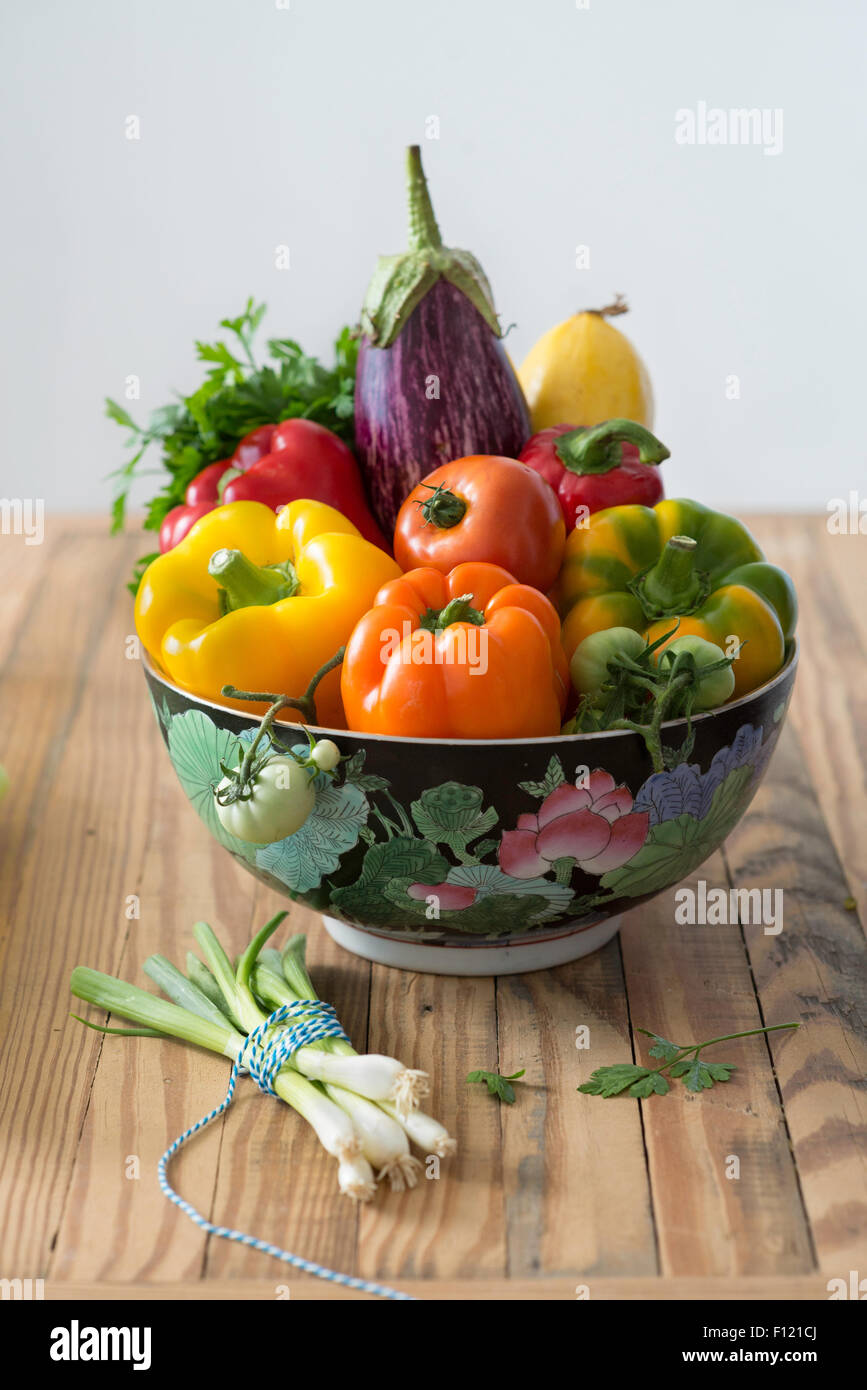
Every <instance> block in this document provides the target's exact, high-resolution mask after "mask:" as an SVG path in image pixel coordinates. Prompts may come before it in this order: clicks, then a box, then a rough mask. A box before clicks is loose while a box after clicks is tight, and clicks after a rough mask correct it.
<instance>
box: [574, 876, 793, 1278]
mask: <svg viewBox="0 0 867 1390" xmlns="http://www.w3.org/2000/svg"><path fill="white" fill-rule="evenodd" d="M699 879H703V880H704V882H705V884H706V885H707V889H708V890H712V889H714V888H727V887H728V879H727V876H726V870H725V865H724V863H723V860H722V857H721V856H720V855H719V854H716V855H714V856H713V857H712V858H711V859H710V860H708V861H707V863H705V864H703V865H702V866H701V868H700V869H699V870H698V871H697V873H696V874H694V875H692V876H691V877H690V878H689V879H687V880H685V881H684V883H683V884H682V885H680V887H682V888H690V889H692V890H693V891H696V890H697V886H698V881H699ZM675 908H676V900H675V892H674V890H669V891H668V892H665V893H660V894H659V896H658V897H656V898H654V899H653V900H652V901H651V902H649V903H646V904H645V905H644V906H643V907H641V908H638V909H637V911H635V912H634V913H632V914H630V920H629V922H628V924H627V925H626V927H625V928H624V930H623V932H622V938H621V939H622V946H623V960H624V975H625V983H626V990H627V993H628V997H629V1008H630V1012H631V1015H632V1022H633V1024H634V1025H636V1026H638V1027H645V1028H647V1027H649V1028H650V1029H652V1031H654V1032H656V1033H659V1034H661V1035H662V1036H663V1037H665V1038H669V1039H671V1040H672V1041H674V1042H677V1043H679V1044H681V1045H685V1044H687V1043H690V1042H701V1041H702V1039H704V1038H712V1037H720V1036H722V1035H724V1034H727V1033H736V1032H746V1031H748V1030H749V1029H751V1028H760V1027H761V1026H762V1022H763V1020H762V1018H761V1015H760V1010H759V1007H758V1004H757V1002H756V997H755V992H754V989H753V983H752V978H751V975H750V969H749V964H748V962H747V960H746V958H745V956H744V949H743V940H742V937H741V932H740V928H739V926H738V924H737V921H735V922H734V924H733V925H717V926H712V925H694V926H690V925H686V924H684V925H680V924H678V922H677V921H676V920H675ZM773 1021H774V1022H776V1019H774V1020H773ZM781 1021H785V1020H781ZM635 1042H636V1051H637V1053H638V1054H639V1056H640V1059H641V1061H643V1062H644V1061H646V1060H647V1059H648V1057H649V1052H648V1049H649V1047H651V1046H652V1042H651V1039H649V1038H645V1037H642V1036H640V1035H639V1036H636V1039H635ZM621 1055H623V1054H622V1053H621ZM627 1055H628V1054H627ZM599 1060H600V1061H602V1062H604V1061H607V1060H609V1059H608V1058H604V1059H602V1058H600V1059H599ZM610 1060H615V1058H611V1059H610ZM707 1060H708V1061H718V1062H734V1064H735V1066H736V1067H737V1071H735V1072H734V1074H733V1076H732V1078H731V1079H730V1080H729V1081H728V1082H726V1083H723V1084H719V1085H717V1086H714V1088H713V1089H712V1090H711V1091H708V1092H705V1093H703V1094H701V1095H700V1096H696V1095H692V1094H691V1093H690V1092H689V1091H687V1090H686V1088H685V1086H684V1085H683V1083H682V1082H679V1081H673V1082H672V1089H671V1092H670V1093H669V1095H668V1096H666V1097H664V1098H661V1097H651V1099H650V1100H647V1101H642V1102H641V1107H642V1110H643V1112H644V1133H645V1140H646V1144H647V1156H648V1162H649V1170H650V1181H651V1187H652V1191H653V1204H654V1211H655V1213H656V1220H657V1229H658V1233H659V1247H660V1264H661V1271H662V1273H663V1274H664V1275H667V1276H671V1277H675V1278H677V1277H681V1276H684V1275H687V1274H689V1275H696V1274H698V1275H703V1276H708V1275H717V1276H725V1275H736V1274H742V1275H757V1274H766V1275H769V1274H776V1275H780V1274H796V1273H806V1272H807V1271H808V1270H810V1269H811V1268H812V1267H813V1256H812V1250H811V1245H810V1236H809V1231H808V1229H807V1222H806V1218H805V1215H804V1211H803V1206H802V1202H801V1196H800V1192H799V1189H798V1179H797V1173H796V1170H795V1164H794V1161H793V1159H792V1154H791V1151H790V1149H789V1141H788V1136H787V1133H786V1127H785V1121H784V1116H783V1111H782V1106H781V1104H780V1099H779V1096H778V1094H777V1089H776V1085H775V1082H774V1075H773V1068H772V1066H771V1063H770V1058H769V1056H768V1049H767V1045H766V1044H765V1041H764V1039H763V1038H762V1037H755V1038H744V1039H739V1040H738V1041H732V1042H727V1043H724V1044H721V1045H720V1046H719V1047H717V1048H714V1049H712V1050H711V1051H709V1052H708V1053H707ZM649 1065H654V1063H653V1062H652V1060H651V1061H650V1062H649ZM593 1103H594V1104H598V1103H599V1102H598V1101H594V1102H593ZM606 1103H607V1102H606ZM615 1103H616V1102H615V1101H611V1102H610V1104H612V1105H614V1104H615Z"/></svg>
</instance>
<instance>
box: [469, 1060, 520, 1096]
mask: <svg viewBox="0 0 867 1390" xmlns="http://www.w3.org/2000/svg"><path fill="white" fill-rule="evenodd" d="M526 1070H527V1068H526V1067H522V1068H521V1070H520V1071H513V1072H512V1075H511V1076H501V1075H500V1073H499V1072H498V1071H481V1070H479V1071H471V1072H469V1073H468V1075H467V1081H468V1082H474V1081H481V1082H486V1083H487V1087H488V1092H489V1094H490V1095H492V1096H496V1097H497V1099H498V1100H502V1101H505V1103H506V1105H514V1104H515V1088H514V1086H512V1085H511V1084H510V1083H511V1082H512V1081H517V1080H518V1079H519V1077H522V1076H523V1075H524V1073H525V1071H526Z"/></svg>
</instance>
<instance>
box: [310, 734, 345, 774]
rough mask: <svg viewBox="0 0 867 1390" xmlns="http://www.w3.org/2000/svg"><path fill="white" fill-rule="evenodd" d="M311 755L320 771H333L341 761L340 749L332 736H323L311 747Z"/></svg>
mask: <svg viewBox="0 0 867 1390" xmlns="http://www.w3.org/2000/svg"><path fill="white" fill-rule="evenodd" d="M310 757H311V758H312V759H313V761H314V763H315V764H316V766H317V767H318V768H319V771H320V772H333V771H334V769H335V768H336V766H337V764H338V763H339V762H340V749H339V748H338V747H337V744H336V743H332V741H331V739H330V738H321V739H320V740H319V742H318V743H314V745H313V747H312V748H311V750H310Z"/></svg>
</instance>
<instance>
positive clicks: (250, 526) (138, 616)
mask: <svg viewBox="0 0 867 1390" xmlns="http://www.w3.org/2000/svg"><path fill="white" fill-rule="evenodd" d="M399 574H400V569H399V568H398V566H397V565H396V564H395V562H394V560H392V559H391V558H390V557H389V556H388V555H386V554H385V552H384V551H383V550H380V549H379V547H378V546H375V545H372V544H371V543H370V541H366V540H364V538H363V537H362V536H361V534H360V533H359V531H358V530H357V529H356V527H355V526H353V525H352V522H351V521H348V520H347V519H346V517H344V516H342V515H341V513H340V512H338V511H335V510H334V508H333V507H328V506H326V505H325V504H324V503H323V502H311V501H298V502H290V503H289V505H288V506H287V507H284V508H283V509H282V511H280V512H279V513H277V514H275V513H274V512H273V511H272V510H271V508H270V507H266V506H263V504H262V503H261V502H231V503H229V505H228V506H224V507H217V508H216V509H215V510H214V511H212V512H209V513H208V514H207V515H206V516H203V517H201V518H200V519H199V521H197V522H196V524H195V526H193V528H192V530H191V531H190V532H189V534H188V535H187V536H186V537H185V538H184V540H182V541H181V543H180V545H177V546H175V548H174V550H170V551H168V552H167V554H165V555H160V556H159V558H158V559H156V560H154V561H153V562H152V563H151V564H150V565H149V566H148V568H147V569H146V570H145V572H144V575H143V577H142V581H141V584H140V585H139V590H138V594H137V596H136V603H135V625H136V631H137V632H138V635H139V637H140V638H141V641H142V644H143V645H144V647H145V648H146V650H147V651H148V652H149V654H150V655H151V657H152V658H153V659H154V661H155V662H157V664H158V665H159V666H160V667H161V668H162V670H163V671H164V672H165V673H166V675H167V676H168V677H169V679H170V680H172V681H174V682H175V684H176V685H179V686H182V687H183V689H184V690H189V691H190V692H191V693H192V694H194V695H200V696H203V697H204V698H206V699H209V700H217V701H218V702H219V703H221V704H225V705H230V706H231V707H233V708H235V709H245V710H251V711H255V712H258V713H261V707H260V706H259V705H255V704H251V703H249V702H247V701H243V700H234V699H229V698H227V697H226V696H223V695H222V694H221V693H220V692H221V690H222V687H223V686H224V685H234V686H236V687H237V688H238V689H241V690H247V691H273V692H274V693H276V694H285V695H293V696H299V695H303V694H304V692H305V690H306V689H307V686H308V685H309V683H310V680H311V678H312V677H313V675H314V674H315V673H316V672H317V671H318V670H319V668H320V667H321V666H323V665H324V664H325V663H326V662H327V661H328V660H329V658H330V657H332V656H334V654H335V652H336V651H337V650H338V648H339V647H341V646H343V644H344V643H345V642H346V641H347V639H348V638H349V635H350V633H351V632H352V629H353V628H354V626H355V624H356V623H357V621H358V619H359V618H360V617H361V615H362V614H363V613H365V612H366V611H367V609H368V608H369V607H370V605H371V603H372V602H373V599H374V596H375V595H376V593H377V591H378V590H379V589H380V588H381V587H382V585H383V584H386V583H387V582H388V581H389V580H391V579H396V578H397V577H398V575H399ZM316 709H317V715H318V720H319V723H320V724H324V725H327V726H329V727H332V728H345V727H346V722H345V719H344V715H343V705H342V703H341V699H340V672H339V671H338V670H333V671H330V672H329V673H328V675H326V676H325V677H324V679H323V680H322V682H321V683H320V685H319V687H318V689H317V691H316ZM284 717H286V718H288V719H292V720H293V721H297V720H298V712H297V711H294V710H291V709H290V710H287V711H286V714H285V716H284Z"/></svg>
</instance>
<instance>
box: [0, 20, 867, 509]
mask: <svg viewBox="0 0 867 1390" xmlns="http://www.w3.org/2000/svg"><path fill="white" fill-rule="evenodd" d="M279 3H281V0H277V3H276V4H275V0H246V2H245V0H85V3H78V4H74V5H71V4H68V3H66V0H27V2H26V3H25V0H17V4H15V5H13V4H12V3H9V0H7V4H6V6H5V7H4V13H3V18H2V29H3V31H4V32H3V39H4V53H5V61H4V81H3V87H2V93H0V104H2V129H3V132H4V141H3V143H4V148H3V154H2V188H3V190H4V195H5V196H4V199H3V203H4V211H3V215H2V229H3V237H4V243H5V250H4V255H3V261H2V268H3V273H2V281H3V286H2V295H3V298H2V326H3V331H2V349H0V350H2V365H0V370H2V381H3V384H4V387H5V390H4V396H5V403H4V409H3V429H4V441H3V443H4V449H3V465H2V477H0V492H2V493H3V494H6V495H22V496H37V497H39V496H41V497H44V498H45V499H46V501H47V504H48V505H49V506H50V507H52V508H100V507H102V506H103V505H104V503H105V502H106V499H107V487H106V484H105V483H104V482H103V481H102V480H103V476H104V475H105V474H106V473H107V472H108V470H109V469H110V468H111V467H113V466H116V464H117V462H118V461H119V459H120V457H121V450H120V445H121V443H122V439H123V435H122V432H121V431H120V430H118V429H117V427H116V426H114V425H112V424H110V423H109V422H108V421H106V420H104V419H103V418H102V416H101V399H102V396H103V395H104V394H106V393H109V394H112V395H117V396H120V395H122V392H123V382H124V378H125V377H126V376H127V374H129V373H136V374H138V375H139V376H140V378H141V381H142V401H141V403H140V405H139V406H138V407H137V409H138V411H139V413H140V414H141V415H142V416H144V415H145V414H146V412H147V410H148V409H149V408H150V407H151V406H154V405H157V404H160V403H162V402H163V401H164V400H166V399H167V398H168V395H169V393H170V391H171V390H172V388H175V387H183V388H190V387H192V386H193V385H194V384H196V383H197V380H198V376H197V372H198V368H197V367H196V365H195V362H194V360H193V355H192V341H193V339H194V338H195V337H210V336H213V333H214V329H215V326H216V322H217V320H218V319H219V318H221V317H223V316H224V315H226V314H229V313H236V312H238V311H239V309H240V307H241V306H242V304H243V302H244V300H245V298H246V296H247V295H248V294H253V295H255V296H257V297H259V298H264V299H266V300H267V301H268V303H269V306H270V313H269V316H268V319H267V320H266V327H270V329H271V331H272V332H273V333H274V334H280V335H289V336H293V337H297V338H299V339H300V340H301V341H302V342H303V343H304V344H305V346H309V347H310V348H312V349H313V350H317V351H323V350H326V349H327V347H328V344H329V341H330V338H331V335H332V333H333V331H334V330H335V329H336V328H337V327H338V326H339V325H340V324H341V323H343V322H344V321H348V320H352V319H354V317H355V316H356V315H357V311H358V308H359V305H360V301H361V298H362V295H363V292H364V288H365V285H366V282H367V279H368V276H369V274H370V271H371V269H372V267H373V264H374V261H375V257H376V255H377V253H378V252H380V251H396V250H400V249H401V248H402V247H403V245H404V236H405V232H404V208H403V174H402V158H403V146H404V145H405V144H407V143H410V142H413V141H420V142H421V143H422V145H423V147H424V157H425V162H426V167H427V171H428V175H429V178H430V182H431V186H432V190H433V194H434V198H435V203H436V208H437V212H438V214H439V219H440V223H441V226H442V227H443V230H444V232H445V235H446V239H447V240H448V241H450V242H452V243H453V244H456V245H459V246H466V247H469V248H471V249H472V250H473V251H475V253H476V254H477V255H478V256H479V258H480V259H481V260H482V263H483V264H484V266H485V267H486V269H487V272H488V274H489V277H490V279H491V281H492V283H493V286H494V291H495V295H496V299H497V306H498V309H499V310H500V312H501V314H502V316H503V321H504V322H505V323H509V322H511V321H515V322H516V323H517V325H518V327H517V328H516V329H514V330H513V331H512V333H511V334H510V336H509V340H508V347H509V351H510V353H511V355H512V357H513V358H514V359H515V360H518V361H519V360H520V359H521V358H522V357H523V355H524V352H525V351H526V349H527V348H528V347H529V346H530V344H531V343H532V342H533V341H534V339H535V338H536V337H537V336H538V335H539V334H540V333H541V332H542V331H543V330H544V329H545V328H547V327H549V326H550V325H551V324H552V323H554V322H556V321H557V320H558V319H560V318H563V317H565V316H566V314H567V313H569V312H570V311H571V310H572V309H573V308H577V307H582V306H594V305H598V304H600V303H606V302H607V301H608V300H609V298H610V296H611V294H612V292H613V291H615V290H622V291H624V292H626V293H627V295H628V297H629V299H630V301H631V303H632V305H633V312H632V313H631V314H630V315H629V317H628V319H625V320H621V323H622V325H623V326H624V328H625V329H626V331H627V332H628V333H629V335H630V336H631V337H632V339H633V340H634V342H635V343H636V345H638V346H639V347H640V350H641V352H642V355H643V356H644V358H645V360H646V362H647V364H648V366H649V368H650V371H651V374H652V378H653V381H654V384H655V388H656V395H657V428H658V431H659V433H660V434H661V435H662V437H663V438H664V439H665V440H666V441H667V443H668V444H669V445H670V447H671V449H672V454H673V457H672V459H671V460H670V461H669V463H668V464H667V465H666V466H665V468H666V477H667V483H668V491H669V493H670V494H671V495H674V494H676V493H686V494H693V495H697V496H699V497H701V498H702V499H704V500H706V501H708V502H711V503H720V504H732V505H735V506H737V507H738V508H740V509H741V510H747V509H749V508H776V507H782V506H788V507H797V508H801V507H818V508H824V507H825V504H826V501H827V499H828V498H829V497H832V496H834V495H835V494H842V493H844V492H846V491H847V490H848V489H849V488H850V487H856V486H858V484H859V482H862V483H863V481H864V478H865V468H864V462H863V460H864V441H863V439H862V435H861V431H860V429H859V424H858V412H859V411H860V408H861V399H862V397H863V394H864V392H863V376H864V354H863V351H862V338H863V328H862V324H863V320H864V310H865V273H864V263H865V251H864V212H865V206H864V203H865V199H864V170H865V160H864V153H865V151H864V144H865V123H864V116H863V101H864V98H863V70H862V69H861V68H860V64H861V62H862V61H863V52H864V43H865V37H867V32H865V31H867V25H865V8H864V6H862V5H859V4H857V3H856V2H855V0H823V3H822V4H821V5H820V4H816V3H813V2H812V0H811V3H805V2H804V0H761V3H757V2H756V0H726V3H708V2H707V0H659V3H652V2H651V0H589V8H588V9H581V8H579V6H578V5H576V4H575V0H426V2H424V3H421V2H420V0H361V2H359V0H291V6H290V8H289V9H288V10H286V9H278V8H277V4H279ZM282 3H285V0H282ZM700 101H704V102H705V103H707V105H708V106H709V107H722V108H730V107H758V108H768V109H771V110H773V109H776V108H782V111H783V146H782V151H781V152H780V153H778V154H776V155H766V154H765V153H764V152H763V149H762V148H761V147H756V146H753V147H731V146H718V145H717V146H711V145H704V146H700V145H693V146H686V145H681V144H678V143H677V142H676V141H675V112H676V111H677V110H678V109H679V108H692V109H695V108H696V107H697V104H698V103H699V102H700ZM130 114H135V115H137V116H138V117H139V118H140V121H141V139H140V140H139V141H137V142H136V141H130V140H128V139H126V138H125V124H124V123H125V119H126V117H127V116H129V115H130ZM430 115H436V116H438V117H439V121H440V128H441V135H440V139H439V140H438V141H433V140H425V138H424V137H425V125H424V123H425V118H426V117H428V116H430ZM280 243H288V244H289V246H290V248H291V269H290V270H289V271H288V272H286V271H278V270H276V269H275V267H274V248H275V246H276V245H278V244H280ZM577 244H587V245H588V246H589V248H590V259H591V268H590V269H589V270H577V269H576V268H575V247H576V245H577ZM730 375H735V376H737V377H738V378H739V382H740V399H737V400H732V399H727V396H726V379H727V377H729V376H730Z"/></svg>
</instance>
